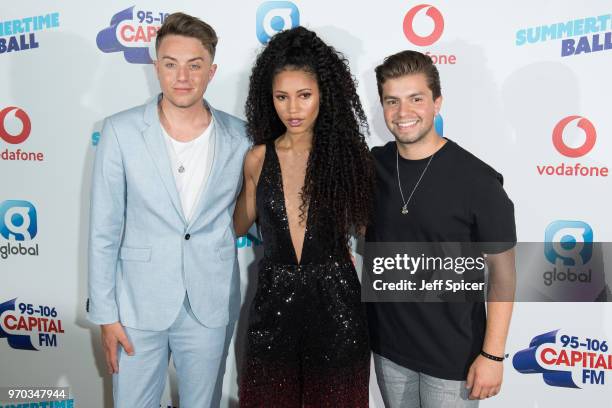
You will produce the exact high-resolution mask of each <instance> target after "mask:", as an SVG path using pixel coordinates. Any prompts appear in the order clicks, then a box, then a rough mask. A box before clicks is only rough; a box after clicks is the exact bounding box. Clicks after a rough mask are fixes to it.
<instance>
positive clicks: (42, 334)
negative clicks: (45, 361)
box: [0, 298, 64, 351]
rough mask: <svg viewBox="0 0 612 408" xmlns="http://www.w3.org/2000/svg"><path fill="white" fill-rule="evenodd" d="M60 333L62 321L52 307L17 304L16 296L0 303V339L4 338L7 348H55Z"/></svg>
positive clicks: (62, 330)
mask: <svg viewBox="0 0 612 408" xmlns="http://www.w3.org/2000/svg"><path fill="white" fill-rule="evenodd" d="M62 334H64V329H63V327H62V320H61V319H59V318H58V312H57V310H56V308H55V307H52V306H49V305H39V304H36V303H25V302H19V303H18V302H17V298H14V299H11V300H8V301H6V302H4V303H0V339H7V343H8V345H9V347H11V348H13V349H17V350H30V351H39V350H43V349H48V348H57V347H58V336H59V335H62Z"/></svg>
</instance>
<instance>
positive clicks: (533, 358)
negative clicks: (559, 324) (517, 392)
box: [512, 330, 612, 388]
mask: <svg viewBox="0 0 612 408" xmlns="http://www.w3.org/2000/svg"><path fill="white" fill-rule="evenodd" d="M608 349H609V346H608V343H607V341H606V340H605V339H601V338H597V337H596V336H589V337H586V336H579V335H576V333H571V332H568V333H565V332H562V331H561V330H554V331H551V332H548V333H543V334H541V335H539V336H535V337H534V338H533V339H532V340H531V342H530V343H529V347H528V348H526V349H524V350H521V351H519V352H517V353H516V354H515V355H514V357H513V358H512V365H513V366H514V368H515V369H516V370H517V371H518V372H520V373H523V374H541V375H542V378H543V380H544V382H545V383H546V384H547V385H550V386H553V387H564V388H584V387H587V386H592V385H594V386H603V385H605V377H606V373H609V372H610V370H612V355H611V354H607V352H608ZM579 384H580V385H579Z"/></svg>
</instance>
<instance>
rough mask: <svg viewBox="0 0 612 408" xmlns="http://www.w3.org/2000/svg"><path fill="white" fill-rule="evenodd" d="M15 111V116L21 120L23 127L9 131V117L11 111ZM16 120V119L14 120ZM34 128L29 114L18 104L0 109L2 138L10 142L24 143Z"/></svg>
mask: <svg viewBox="0 0 612 408" xmlns="http://www.w3.org/2000/svg"><path fill="white" fill-rule="evenodd" d="M11 112H14V113H13V115H12V116H13V117H14V118H16V119H17V121H18V122H19V124H20V126H18V127H20V128H21V129H19V130H13V129H11V131H10V132H9V129H8V128H9V123H8V122H9V120H8V119H7V117H8V116H9V113H11ZM13 122H16V121H13ZM31 130H32V122H31V121H30V117H29V116H28V114H27V113H26V112H25V111H24V110H23V109H21V108H18V107H16V106H9V107H8V108H4V109H2V110H1V111H0V138H1V139H2V140H4V141H5V142H6V143H9V144H19V143H23V142H24V141H25V140H26V139H27V138H28V137H29V136H30V132H31Z"/></svg>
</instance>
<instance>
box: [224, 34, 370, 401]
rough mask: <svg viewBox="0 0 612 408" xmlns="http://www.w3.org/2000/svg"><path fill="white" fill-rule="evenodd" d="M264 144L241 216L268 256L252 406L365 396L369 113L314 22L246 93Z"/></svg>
mask: <svg viewBox="0 0 612 408" xmlns="http://www.w3.org/2000/svg"><path fill="white" fill-rule="evenodd" d="M246 115H247V121H248V124H247V128H248V132H249V134H250V137H251V138H252V139H253V142H254V147H253V148H252V150H251V151H250V152H249V153H248V154H247V157H246V159H245V165H244V185H243V189H242V192H241V193H240V196H239V199H238V201H237V204H236V210H235V213H234V226H235V229H236V234H237V235H242V234H245V233H246V231H247V229H248V228H249V227H250V226H251V225H252V224H253V222H254V221H255V220H256V219H257V221H258V224H259V227H260V230H261V235H262V238H263V247H264V258H263V260H262V261H261V263H260V264H259V274H258V283H257V292H256V294H255V298H254V300H253V304H252V305H251V309H250V313H249V328H248V332H247V349H246V361H245V364H244V370H243V373H242V378H241V381H240V383H241V385H240V405H241V406H244V407H323V406H325V407H335V408H337V407H351V408H355V407H366V406H368V382H369V372H370V351H369V345H368V334H367V326H366V319H365V314H364V308H363V305H362V304H361V296H360V285H359V281H358V279H357V275H356V273H355V269H354V266H353V263H352V262H351V257H350V252H349V248H348V239H349V235H350V233H351V232H352V231H357V232H359V231H363V229H364V228H365V226H366V225H367V222H368V218H369V214H370V211H371V197H372V195H371V194H372V185H373V177H374V176H373V169H372V163H371V159H370V156H369V152H368V147H367V144H366V142H365V139H364V135H363V132H364V131H366V130H367V123H366V117H365V114H364V112H363V109H362V107H361V103H360V101H359V97H358V96H357V92H356V89H355V82H354V80H353V78H352V76H351V74H350V71H349V68H348V63H347V61H346V60H345V59H344V58H343V57H342V56H341V55H340V54H339V53H338V52H336V51H335V50H334V49H333V48H332V47H330V46H328V45H327V44H325V43H324V42H323V41H322V40H321V39H320V38H319V37H318V36H317V35H316V34H315V33H314V32H312V31H309V30H307V29H305V28H303V27H297V28H294V29H291V30H288V31H284V32H281V33H279V34H277V35H276V36H274V37H273V38H272V39H271V40H270V42H269V43H268V45H267V46H266V48H265V49H264V50H263V51H262V52H261V54H260V55H259V56H258V58H257V61H256V63H255V66H254V68H253V72H252V74H251V78H250V88H249V95H248V99H247V104H246Z"/></svg>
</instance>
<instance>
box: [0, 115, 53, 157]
mask: <svg viewBox="0 0 612 408" xmlns="http://www.w3.org/2000/svg"><path fill="white" fill-rule="evenodd" d="M31 132H32V121H31V120H30V116H28V114H27V113H26V111H25V110H23V109H21V108H19V107H17V106H8V107H6V108H4V109H2V110H0V142H5V143H7V147H5V148H4V149H0V160H5V161H44V159H45V155H44V153H42V152H28V151H25V150H23V149H21V148H14V146H15V145H19V144H21V143H23V142H25V141H26V140H27V139H28V138H29V137H30V133H31Z"/></svg>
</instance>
